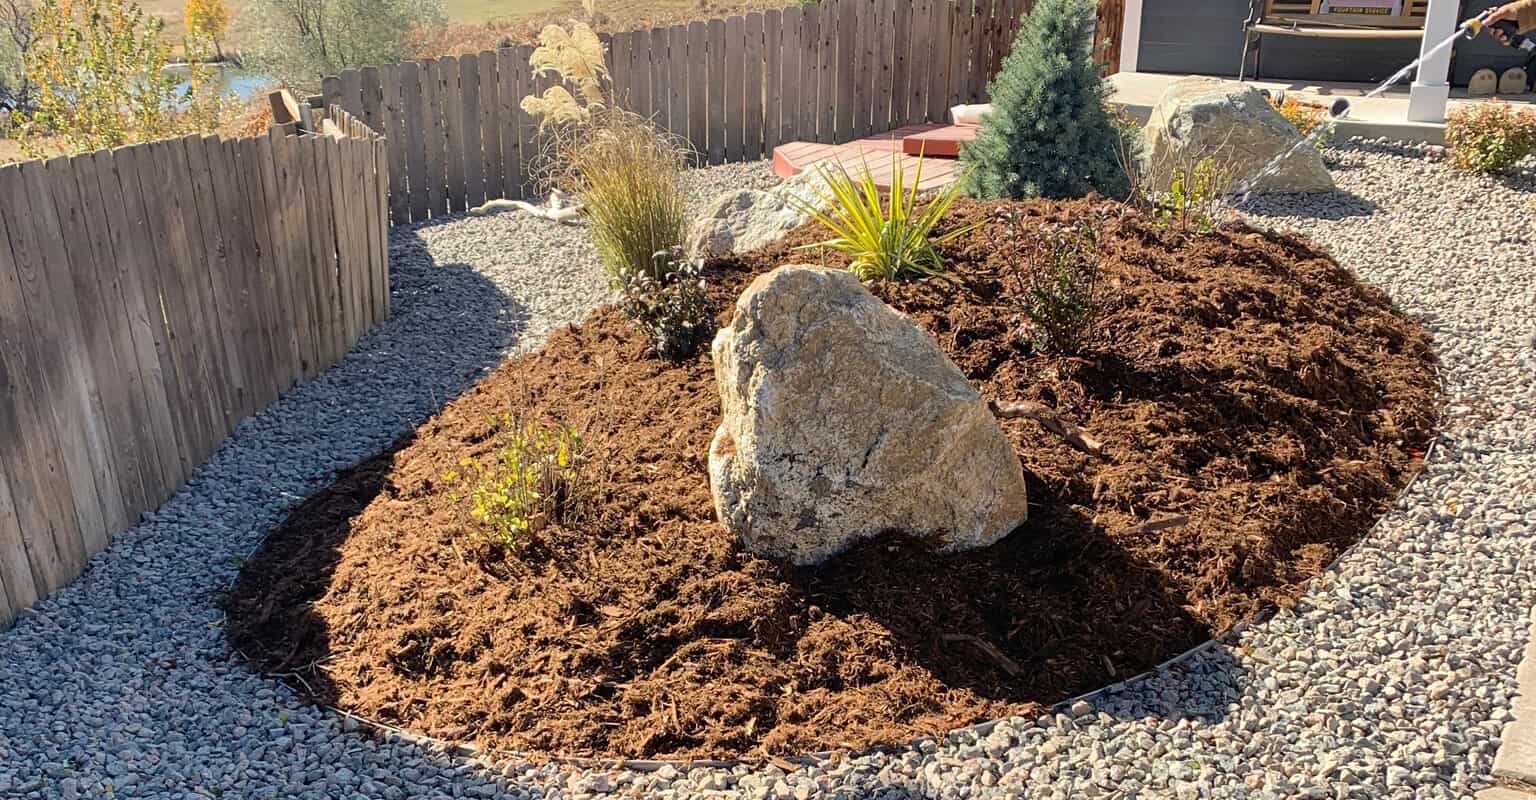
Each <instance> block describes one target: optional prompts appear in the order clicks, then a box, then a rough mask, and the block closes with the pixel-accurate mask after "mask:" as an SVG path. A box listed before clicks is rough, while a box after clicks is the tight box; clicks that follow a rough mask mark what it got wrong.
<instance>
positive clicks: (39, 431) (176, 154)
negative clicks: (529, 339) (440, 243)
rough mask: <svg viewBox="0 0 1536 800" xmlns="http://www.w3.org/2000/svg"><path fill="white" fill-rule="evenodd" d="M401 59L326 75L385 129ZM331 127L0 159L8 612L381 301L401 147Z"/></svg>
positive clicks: (320, 364)
mask: <svg viewBox="0 0 1536 800" xmlns="http://www.w3.org/2000/svg"><path fill="white" fill-rule="evenodd" d="M399 74H400V73H399V71H397V70H395V69H391V68H384V69H382V70H372V69H370V70H367V71H365V72H361V73H356V74H354V75H349V76H342V77H341V78H339V79H338V80H337V81H335V82H334V84H333V85H332V86H331V87H330V88H331V90H332V93H333V94H336V95H343V94H344V95H346V96H352V95H353V94H356V95H357V96H358V97H359V100H361V98H362V96H363V92H364V87H367V88H368V91H369V92H371V93H372V94H371V96H372V97H373V99H372V100H370V101H369V102H368V103H367V104H363V105H361V106H360V109H359V111H358V113H360V114H363V115H367V116H368V117H370V118H371V119H372V121H373V122H374V123H375V124H379V125H382V126H384V128H385V129H389V128H390V127H391V123H390V122H389V118H390V116H391V115H393V114H396V113H398V110H399V108H400V98H401V97H402V96H403V95H399V94H398V93H397V94H389V93H388V92H393V91H395V90H394V89H393V88H391V89H388V90H387V91H386V88H385V87H398V86H399V82H398V80H397V76H398V75H399ZM324 121H325V128H324V129H325V130H326V131H328V132H329V133H328V135H316V134H312V133H303V134H298V133H293V134H290V131H289V128H288V127H285V126H274V127H273V128H272V130H271V132H270V133H269V134H268V135H265V136H261V137H256V138H252V139H239V140H225V139H221V138H218V137H204V136H190V137H186V138H182V139H173V140H167V141H160V142H153V143H149V144H141V145H133V146H130V147H122V148H118V149H116V150H111V151H99V152H94V153H86V154H84V155H79V156H74V157H68V158H65V157H59V158H51V159H48V160H47V161H29V162H24V163H21V164H12V165H9V166H5V167H0V442H3V444H0V626H3V625H5V624H6V623H8V622H9V621H10V619H11V618H12V617H14V616H15V614H16V613H17V612H19V611H21V610H22V609H25V608H27V607H28V606H30V605H31V604H33V603H34V602H36V601H37V600H38V599H39V598H41V597H43V596H45V595H47V594H48V593H49V592H51V591H53V590H54V589H57V588H58V587H60V586H63V585H64V584H65V583H67V582H69V581H70V580H72V579H74V577H75V576H76V575H78V574H79V573H80V571H81V570H82V569H83V568H84V567H85V564H86V561H87V560H88V559H89V558H90V557H91V556H92V555H94V554H95V553H96V552H98V551H100V550H101V549H102V548H103V547H105V546H106V543H107V541H108V539H109V538H110V536H111V535H112V534H114V533H117V532H118V531H120V530H123V529H124V528H126V527H128V526H130V525H132V524H133V523H134V521H135V520H137V519H138V517H139V515H140V514H141V513H142V512H144V511H146V510H149V509H153V508H155V507H156V506H158V505H159V504H160V503H161V502H164V500H165V499H166V498H167V497H169V496H170V495H171V494H172V493H173V492H174V491H175V490H176V489H177V487H178V486H180V484H181V483H182V481H184V480H185V479H186V478H187V476H188V475H190V474H191V471H192V469H193V468H194V467H195V466H196V465H197V464H199V463H200V462H202V461H203V460H204V459H205V458H207V457H208V456H209V455H211V454H212V453H213V451H214V450H215V449H216V448H217V447H218V445H219V443H220V442H221V441H222V440H223V438H224V437H225V436H227V435H228V434H229V432H230V431H232V430H233V429H234V426H235V425H236V424H238V423H239V421H240V420H241V419H243V418H244V417H245V416H248V415H249V414H252V413H254V412H256V411H258V410H260V409H261V408H262V407H264V406H265V405H267V404H269V403H271V402H272V401H273V400H275V399H276V398H277V397H278V396H279V395H281V394H282V393H283V392H285V391H287V390H288V389H289V388H291V387H292V386H293V385H294V384H295V383H296V382H298V381H300V380H302V379H304V378H305V377H312V376H313V375H315V374H316V373H318V372H319V371H320V370H321V369H323V368H325V367H326V366H327V365H329V364H330V363H332V362H334V361H335V360H336V359H338V358H339V357H340V356H341V354H342V353H343V352H344V351H345V350H346V349H348V348H349V347H350V346H351V345H352V343H353V342H354V341H356V339H357V337H359V336H361V335H362V334H363V333H364V332H365V331H366V330H367V329H368V328H369V327H371V326H372V325H373V324H375V323H376V322H378V321H379V320H381V319H383V318H384V317H386V316H387V315H388V313H389V294H388V292H389V288H388V287H389V283H388V281H389V276H388V263H387V260H388V242H387V235H388V225H389V222H390V215H391V213H392V212H394V213H396V215H397V219H400V220H402V221H403V220H405V219H409V218H410V216H411V214H410V213H409V211H410V208H409V204H408V203H406V204H404V205H397V206H395V207H393V208H392V207H391V206H390V205H389V202H390V199H389V198H390V192H391V184H390V169H389V165H390V162H391V161H394V160H395V157H394V151H392V149H391V147H390V145H389V144H388V143H386V141H385V140H384V138H383V137H381V136H379V135H378V134H376V133H375V132H374V129H373V128H372V127H370V126H368V125H366V124H364V123H363V122H362V121H361V120H359V119H357V118H356V117H355V116H354V114H352V113H349V112H348V111H346V110H344V109H342V108H340V107H333V108H331V109H329V110H328V111H327V113H326V114H325V117H324ZM397 125H398V123H397ZM398 127H404V126H403V125H398ZM413 127H414V126H413ZM402 152H403V148H402ZM397 185H399V186H401V187H402V189H401V193H400V194H399V195H398V197H399V198H400V199H401V202H403V200H404V198H405V197H406V195H405V194H404V192H403V187H405V186H409V185H410V184H409V181H408V180H407V181H403V182H399V183H398V184H397Z"/></svg>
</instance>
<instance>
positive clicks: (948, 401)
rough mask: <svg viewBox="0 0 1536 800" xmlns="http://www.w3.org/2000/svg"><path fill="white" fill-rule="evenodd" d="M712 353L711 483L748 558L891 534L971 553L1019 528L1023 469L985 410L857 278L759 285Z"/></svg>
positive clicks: (819, 553)
mask: <svg viewBox="0 0 1536 800" xmlns="http://www.w3.org/2000/svg"><path fill="white" fill-rule="evenodd" d="M712 355H713V358H714V365H715V380H716V381H717V382H718V383H719V386H720V400H721V406H722V417H723V418H722V420H721V423H720V428H719V429H718V430H717V431H715V438H714V441H713V442H712V443H711V444H710V448H709V484H710V490H711V492H712V494H713V495H714V501H715V511H716V513H717V514H718V515H719V518H720V521H721V522H722V523H723V524H724V525H725V526H726V528H728V529H729V530H730V531H731V532H732V533H734V534H736V535H737V536H738V537H739V538H740V539H741V541H742V543H743V544H744V545H745V546H746V548H747V549H749V550H751V551H752V552H755V553H758V554H761V555H764V556H768V557H770V558H776V559H781V560H787V561H790V562H793V563H795V564H797V565H804V564H814V563H818V562H820V561H823V560H825V559H826V558H828V557H830V556H832V555H835V554H837V553H839V552H842V551H843V550H846V549H847V548H848V547H850V546H851V545H853V544H854V543H855V542H857V541H858V540H860V539H864V538H867V537H870V536H875V535H877V534H880V533H882V532H885V531H891V530H899V531H902V532H905V533H909V534H913V535H917V536H921V537H926V538H929V539H930V540H931V541H932V542H933V544H934V546H935V547H936V548H937V549H939V550H944V551H952V550H964V549H969V548H974V547H984V546H986V545H989V544H992V543H993V542H995V541H997V540H998V539H1001V538H1003V537H1004V536H1006V535H1008V533H1009V532H1011V531H1012V530H1013V529H1014V528H1015V527H1017V526H1018V525H1019V524H1020V523H1021V522H1023V521H1024V518H1025V515H1026V504H1025V489H1024V476H1023V473H1022V470H1021V468H1020V466H1019V460H1018V457H1017V456H1016V455H1015V454H1014V452H1013V447H1012V445H1010V444H1009V443H1008V440H1007V439H1006V438H1005V437H1004V436H1003V433H1002V431H1001V430H1000V429H999V428H998V425H997V421H996V420H995V419H994V418H993V416H992V414H991V412H990V411H988V409H987V404H986V403H985V402H984V401H983V400H982V399H981V397H980V396H979V395H978V394H977V393H976V390H975V389H973V388H972V387H971V385H970V383H968V382H967V381H966V379H965V376H964V375H963V374H961V372H960V370H959V369H958V368H957V367H956V366H955V365H954V364H953V363H951V362H950V360H949V359H948V358H947V357H946V356H945V355H944V352H943V351H942V350H940V349H939V346H938V344H936V343H935V342H934V341H933V339H932V338H930V337H929V336H928V334H926V333H924V332H923V331H922V330H920V329H918V328H917V326H915V325H913V324H912V322H911V321H909V320H908V319H907V318H906V317H904V316H902V315H901V314H900V313H898V312H897V311H895V310H894V309H892V308H891V307H890V306H887V305H886V304H884V303H882V302H880V300H879V299H877V298H876V297H875V296H874V295H872V294H870V293H869V291H868V290H867V289H865V288H864V286H863V285H862V284H860V283H859V281H858V280H857V279H856V278H854V277H853V275H852V274H850V273H849V272H847V271H845V270H830V269H824V268H820V267H813V266H804V265H788V266H783V267H779V268H778V269H776V270H774V271H772V272H769V273H767V274H764V275H761V276H759V277H758V278H757V280H755V281H753V282H752V285H751V286H749V287H747V290H746V291H745V292H744V293H742V295H741V297H740V298H739V299H738V300H737V301H736V310H735V314H734V315H733V316H732V318H731V322H730V324H729V325H728V326H726V327H725V328H723V329H721V331H720V333H719V334H717V335H716V336H715V341H714V346H713V349H712Z"/></svg>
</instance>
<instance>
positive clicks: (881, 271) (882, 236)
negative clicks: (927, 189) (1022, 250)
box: [791, 155, 975, 282]
mask: <svg viewBox="0 0 1536 800" xmlns="http://www.w3.org/2000/svg"><path fill="white" fill-rule="evenodd" d="M893 161H894V167H893V169H892V175H891V190H890V191H889V192H887V193H885V196H884V197H882V196H881V192H880V187H879V186H878V185H877V184H876V183H875V178H874V176H873V175H872V174H870V171H869V167H868V166H867V165H866V166H865V167H864V170H863V172H862V173H861V174H860V176H859V177H858V178H857V179H855V178H854V177H853V176H851V175H849V174H848V170H846V169H844V168H843V166H842V165H841V164H838V165H837V166H836V167H835V168H833V167H823V168H822V177H823V179H824V180H825V182H826V189H825V191H823V192H822V196H821V198H820V200H821V201H822V202H805V201H804V200H802V199H799V198H792V199H791V202H793V203H794V204H795V205H796V206H797V207H798V208H799V209H800V210H801V211H803V212H804V213H806V214H809V215H810V216H811V217H812V218H813V219H815V220H816V221H818V222H820V223H821V224H822V225H823V226H824V227H825V228H826V229H827V230H828V231H830V232H831V233H832V234H833V238H831V239H828V240H826V241H824V242H818V243H817V244H813V245H807V246H806V248H807V249H808V248H817V247H827V248H830V249H832V250H835V251H837V252H839V253H842V254H844V255H846V256H848V257H849V258H850V259H851V263H849V265H848V268H849V269H850V270H852V272H853V274H854V275H856V276H858V279H859V280H861V281H866V282H867V281H875V280H895V279H897V278H900V277H902V276H903V275H907V274H914V275H933V274H936V273H939V272H942V271H943V270H944V259H943V258H942V257H941V256H940V255H939V250H938V246H939V245H942V244H945V243H947V242H950V241H952V240H954V239H955V238H957V237H959V236H962V235H964V234H966V233H968V232H970V231H971V230H973V229H974V227H975V226H967V227H964V228H959V229H956V230H952V231H949V232H947V233H944V234H942V235H939V236H935V235H934V230H935V229H936V228H937V227H938V224H939V221H940V220H942V219H943V218H944V213H945V212H946V211H948V210H949V207H950V205H952V204H953V203H954V202H955V198H956V197H958V196H959V189H960V185H959V184H958V183H952V184H950V185H949V186H947V187H945V188H943V189H940V190H939V191H937V192H935V193H934V194H933V196H932V197H930V198H929V199H928V202H927V204H926V205H924V206H923V209H922V211H921V212H919V211H918V210H917V196H918V190H917V186H918V184H920V183H922V180H923V161H922V159H921V158H919V159H918V161H917V174H916V175H914V176H913V178H912V182H911V188H908V187H907V182H906V176H905V175H904V174H903V169H902V166H901V157H900V156H899V155H898V156H894V157H893Z"/></svg>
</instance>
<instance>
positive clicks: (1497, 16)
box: [1483, 3, 1517, 25]
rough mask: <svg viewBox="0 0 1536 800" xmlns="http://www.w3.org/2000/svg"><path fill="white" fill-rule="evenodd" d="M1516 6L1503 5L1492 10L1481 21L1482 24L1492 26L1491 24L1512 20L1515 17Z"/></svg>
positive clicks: (1514, 4) (1513, 4) (1512, 4)
mask: <svg viewBox="0 0 1536 800" xmlns="http://www.w3.org/2000/svg"><path fill="white" fill-rule="evenodd" d="M1516 5H1517V4H1516V3H1505V4H1504V5H1502V6H1499V7H1497V8H1495V9H1493V10H1492V11H1490V12H1488V16H1487V18H1485V19H1484V20H1483V24H1484V25H1492V24H1493V23H1495V22H1499V21H1501V20H1506V19H1514V18H1515V16H1516V12H1515V6H1516Z"/></svg>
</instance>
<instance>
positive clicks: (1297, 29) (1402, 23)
mask: <svg viewBox="0 0 1536 800" xmlns="http://www.w3.org/2000/svg"><path fill="white" fill-rule="evenodd" d="M1428 5H1429V3H1428V0H1398V2H1396V3H1391V4H1386V3H1382V2H1381V0H1339V2H1329V0H1249V7H1248V19H1247V20H1245V21H1244V22H1243V58H1242V61H1241V62H1239V63H1238V66H1237V79H1238V80H1240V81H1241V80H1244V79H1245V78H1246V77H1247V70H1248V50H1249V48H1250V47H1257V45H1258V42H1259V37H1260V36H1263V35H1266V34H1267V35H1272V36H1305V37H1311V38H1318V39H1422V38H1424V14H1425V11H1426V9H1427V8H1428ZM1254 52H1255V53H1257V52H1258V51H1257V50H1255V51H1254ZM1254 72H1255V73H1257V72H1258V69H1257V65H1255V69H1254Z"/></svg>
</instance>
